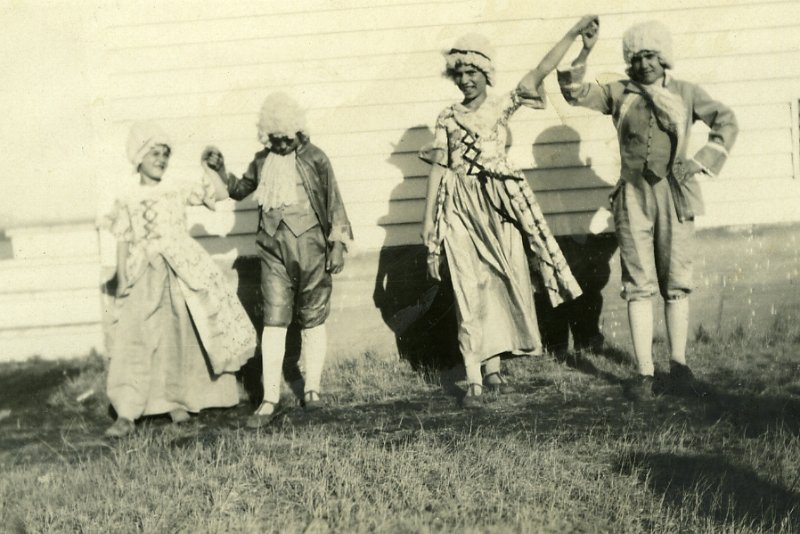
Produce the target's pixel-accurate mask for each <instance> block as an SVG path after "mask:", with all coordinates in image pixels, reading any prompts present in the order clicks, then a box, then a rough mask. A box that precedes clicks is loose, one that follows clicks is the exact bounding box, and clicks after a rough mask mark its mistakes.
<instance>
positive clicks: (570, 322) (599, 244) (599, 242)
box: [531, 125, 617, 352]
mask: <svg viewBox="0 0 800 534" xmlns="http://www.w3.org/2000/svg"><path fill="white" fill-rule="evenodd" d="M580 141H581V137H580V135H579V134H578V132H577V131H575V129H573V128H571V127H569V126H566V125H559V126H553V127H551V128H547V129H546V130H544V131H543V132H542V133H541V134H539V136H538V137H537V138H536V141H535V143H534V144H533V147H532V150H533V157H534V161H535V162H536V166H537V168H550V167H557V168H559V169H562V170H563V171H566V172H570V173H574V174H573V180H571V182H573V181H574V183H576V184H577V187H579V188H580V189H587V190H590V189H596V188H606V187H608V183H607V182H605V181H604V180H603V179H602V178H600V177H599V176H598V175H597V174H596V173H595V172H594V170H593V169H592V167H591V160H587V161H586V162H585V163H584V161H583V160H581V158H580V151H579V149H580ZM554 149H555V150H554ZM540 180H541V179H540V178H538V175H535V174H534V176H533V178H532V179H531V187H532V188H533V190H534V191H540V190H542V189H545V188H546V186H548V185H550V184H544V183H541V182H540ZM537 182H539V183H537ZM601 207H602V206H597V208H598V209H600V208H601ZM556 241H558V245H559V246H560V247H561V251H562V252H563V253H564V257H565V258H566V260H567V263H568V264H569V266H570V269H571V270H572V273H573V274H574V275H575V278H576V280H577V281H578V283H579V284H580V286H581V289H583V295H582V296H580V297H578V298H577V299H576V300H574V301H571V302H567V303H564V304H562V305H561V306H558V307H557V308H553V307H552V306H551V305H550V302H549V301H548V299H547V296H546V295H544V294H537V295H536V298H535V301H536V313H537V317H538V321H539V329H540V331H541V334H542V341H543V343H544V345H545V348H546V349H547V350H549V351H552V352H560V351H564V350H566V349H568V348H569V337H570V334H571V335H572V344H573V348H574V349H576V350H583V349H594V350H600V349H601V347H602V346H603V341H604V337H603V333H602V331H601V328H600V320H601V314H602V310H603V293H602V292H603V289H604V288H605V287H606V285H607V284H608V281H609V277H610V275H611V265H610V262H611V258H612V257H613V255H614V253H615V252H616V250H617V241H616V238H615V237H614V235H613V234H611V233H603V234H592V233H587V234H573V235H567V236H558V237H556Z"/></svg>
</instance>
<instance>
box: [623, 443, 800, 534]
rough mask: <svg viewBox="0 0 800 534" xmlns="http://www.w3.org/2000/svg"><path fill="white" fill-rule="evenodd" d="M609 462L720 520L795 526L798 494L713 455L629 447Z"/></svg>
mask: <svg viewBox="0 0 800 534" xmlns="http://www.w3.org/2000/svg"><path fill="white" fill-rule="evenodd" d="M615 467H616V470H617V472H619V473H621V474H624V475H636V476H638V477H639V479H640V480H641V481H642V482H643V483H645V484H646V485H647V487H648V488H649V489H650V490H652V491H654V492H656V493H659V494H661V495H662V496H663V498H664V499H665V501H666V502H667V503H668V504H669V505H670V506H671V507H673V508H675V509H682V510H685V509H687V508H689V510H691V509H692V508H695V509H696V511H697V513H698V514H701V515H703V516H706V517H711V518H713V520H714V521H716V522H718V523H719V524H720V525H723V524H729V523H730V522H731V519H733V520H734V521H735V522H737V523H740V524H741V523H743V524H753V525H760V526H762V528H764V529H765V530H772V529H776V528H778V527H780V526H781V525H782V524H783V526H784V527H786V526H787V525H788V526H790V528H791V525H794V526H795V528H797V527H800V508H798V507H800V495H798V494H797V493H794V492H792V491H788V490H786V489H784V488H782V487H780V486H777V485H775V484H772V483H770V482H767V481H764V480H762V479H761V478H760V477H759V476H758V475H757V474H756V473H755V472H754V471H752V470H750V469H746V468H743V467H738V466H735V465H732V464H730V463H728V462H726V461H725V460H723V459H722V458H720V457H719V456H715V455H696V456H688V455H677V454H653V453H643V452H633V453H629V454H626V455H623V456H621V457H620V458H619V459H618V460H617V464H616V466H615ZM689 513H691V511H690V512H689Z"/></svg>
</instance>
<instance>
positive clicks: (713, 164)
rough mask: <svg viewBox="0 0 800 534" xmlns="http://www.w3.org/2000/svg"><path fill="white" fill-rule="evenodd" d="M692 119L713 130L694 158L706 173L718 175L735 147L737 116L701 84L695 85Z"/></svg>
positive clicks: (737, 129)
mask: <svg viewBox="0 0 800 534" xmlns="http://www.w3.org/2000/svg"><path fill="white" fill-rule="evenodd" d="M692 120H693V121H696V120H701V121H703V122H704V123H705V124H706V125H707V126H708V127H709V128H710V129H711V131H710V132H709V133H708V142H707V143H706V144H705V146H704V147H703V148H701V149H700V150H699V151H698V152H697V153H696V154H695V155H694V158H693V159H694V160H695V161H696V162H697V163H698V164H699V165H700V167H702V169H703V171H704V172H705V173H706V174H709V175H711V176H716V175H717V174H718V173H719V171H720V170H722V166H723V164H724V163H725V160H727V159H728V152H729V151H730V149H731V148H733V143H734V142H735V141H736V136H737V134H738V133H739V126H738V124H737V123H736V116H735V115H734V114H733V111H732V110H731V109H730V108H729V107H728V106H726V105H724V104H722V103H721V102H718V101H716V100H714V99H712V98H711V97H710V96H709V95H708V93H706V92H705V90H704V89H703V88H701V87H700V86H697V85H695V86H693V98H692Z"/></svg>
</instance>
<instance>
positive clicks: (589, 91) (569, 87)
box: [558, 63, 613, 115]
mask: <svg viewBox="0 0 800 534" xmlns="http://www.w3.org/2000/svg"><path fill="white" fill-rule="evenodd" d="M585 76H586V64H585V63H580V64H578V65H573V66H572V67H571V68H569V69H567V70H560V71H558V85H559V87H560V88H561V94H562V95H564V99H565V100H566V101H567V103H569V104H570V105H571V106H581V107H584V108H589V109H593V110H595V111H599V112H600V113H604V114H606V115H610V114H611V111H612V109H613V101H612V99H611V92H610V91H609V90H608V89H607V86H603V85H600V84H598V83H588V82H584V81H583V78H584V77H585Z"/></svg>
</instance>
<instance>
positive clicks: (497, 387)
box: [483, 373, 517, 395]
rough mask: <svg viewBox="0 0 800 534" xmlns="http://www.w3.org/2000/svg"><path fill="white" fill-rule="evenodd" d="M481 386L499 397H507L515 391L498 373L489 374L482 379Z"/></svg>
mask: <svg viewBox="0 0 800 534" xmlns="http://www.w3.org/2000/svg"><path fill="white" fill-rule="evenodd" d="M483 385H484V387H485V388H486V389H488V390H489V391H491V392H493V393H499V394H501V395H508V394H509V393H514V392H516V391H517V389H516V388H515V387H514V386H512V385H511V384H509V383H508V381H507V380H506V379H505V377H504V376H503V375H501V374H500V373H489V374H488V375H486V376H485V377H483Z"/></svg>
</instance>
